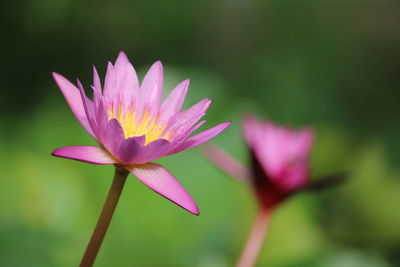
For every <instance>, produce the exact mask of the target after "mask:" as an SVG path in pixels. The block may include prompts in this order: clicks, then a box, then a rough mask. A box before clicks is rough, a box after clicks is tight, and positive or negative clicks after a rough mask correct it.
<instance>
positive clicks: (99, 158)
mask: <svg viewBox="0 0 400 267" xmlns="http://www.w3.org/2000/svg"><path fill="white" fill-rule="evenodd" d="M51 155H52V156H55V157H59V158H66V159H73V160H77V161H82V162H86V163H90V164H96V165H109V164H116V163H118V162H117V161H116V160H115V159H114V158H113V157H112V156H111V155H110V154H109V153H107V152H106V151H104V150H103V149H101V148H99V147H94V146H69V147H60V148H57V149H55V150H54V151H53V152H51Z"/></svg>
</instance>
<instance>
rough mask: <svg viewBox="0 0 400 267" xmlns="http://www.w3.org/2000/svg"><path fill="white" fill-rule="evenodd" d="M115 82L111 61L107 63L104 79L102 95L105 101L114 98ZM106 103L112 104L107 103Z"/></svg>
mask: <svg viewBox="0 0 400 267" xmlns="http://www.w3.org/2000/svg"><path fill="white" fill-rule="evenodd" d="M115 84H116V75H115V71H114V66H113V64H112V63H111V62H108V64H107V72H106V78H105V80H104V92H103V95H104V97H105V98H106V99H107V101H110V102H111V101H112V100H115V97H114V96H116V94H115ZM107 104H110V105H111V104H112V102H111V103H107Z"/></svg>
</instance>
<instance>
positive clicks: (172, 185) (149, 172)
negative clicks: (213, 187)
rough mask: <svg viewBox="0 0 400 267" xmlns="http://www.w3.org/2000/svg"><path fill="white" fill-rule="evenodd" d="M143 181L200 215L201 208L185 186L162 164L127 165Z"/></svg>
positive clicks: (159, 192) (164, 195)
mask: <svg viewBox="0 0 400 267" xmlns="http://www.w3.org/2000/svg"><path fill="white" fill-rule="evenodd" d="M125 168H127V169H128V170H129V171H130V172H131V173H132V174H133V175H135V176H136V177H137V178H138V179H139V180H140V181H141V182H142V183H144V184H145V185H147V186H148V187H150V188H151V189H152V190H154V191H155V192H157V193H158V194H160V195H162V196H163V197H165V198H167V199H169V200H170V201H172V202H174V203H176V204H177V205H179V206H181V207H182V208H184V209H186V210H188V211H189V212H191V213H193V214H195V215H199V214H200V212H199V209H198V207H197V205H196V203H195V202H194V201H193V199H192V198H191V197H190V195H189V194H188V192H186V190H185V189H184V188H183V186H182V185H181V184H180V183H179V182H178V181H177V180H176V179H175V178H174V177H173V176H172V175H171V174H170V173H169V172H168V171H167V170H166V169H164V168H163V167H162V166H161V165H159V164H155V163H147V164H144V165H131V166H125Z"/></svg>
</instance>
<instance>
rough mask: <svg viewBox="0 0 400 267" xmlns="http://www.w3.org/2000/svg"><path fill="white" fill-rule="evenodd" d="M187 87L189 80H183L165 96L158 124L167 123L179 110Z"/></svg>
mask: <svg viewBox="0 0 400 267" xmlns="http://www.w3.org/2000/svg"><path fill="white" fill-rule="evenodd" d="M188 88H189V80H185V81H183V82H181V83H180V84H178V85H177V86H176V87H175V89H174V90H172V92H171V93H170V94H169V95H168V96H167V98H166V99H165V101H164V103H163V104H162V106H161V115H160V124H168V122H169V121H170V119H171V118H173V117H174V116H175V115H176V114H177V113H178V112H179V110H180V109H181V107H182V104H183V101H184V100H185V97H186V93H187V90H188Z"/></svg>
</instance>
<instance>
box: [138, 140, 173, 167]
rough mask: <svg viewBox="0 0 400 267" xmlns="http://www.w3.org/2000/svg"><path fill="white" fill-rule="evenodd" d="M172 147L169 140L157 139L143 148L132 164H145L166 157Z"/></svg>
mask: <svg viewBox="0 0 400 267" xmlns="http://www.w3.org/2000/svg"><path fill="white" fill-rule="evenodd" d="M170 145H171V143H170V142H169V141H168V140H165V139H157V140H155V141H153V142H151V143H149V144H147V145H146V146H145V147H143V148H142V150H141V151H140V153H139V154H138V155H137V156H136V157H135V159H134V160H133V162H132V163H136V164H143V163H147V162H150V161H153V160H156V159H158V158H160V157H162V156H165V154H167V151H168V149H169V148H170Z"/></svg>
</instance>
